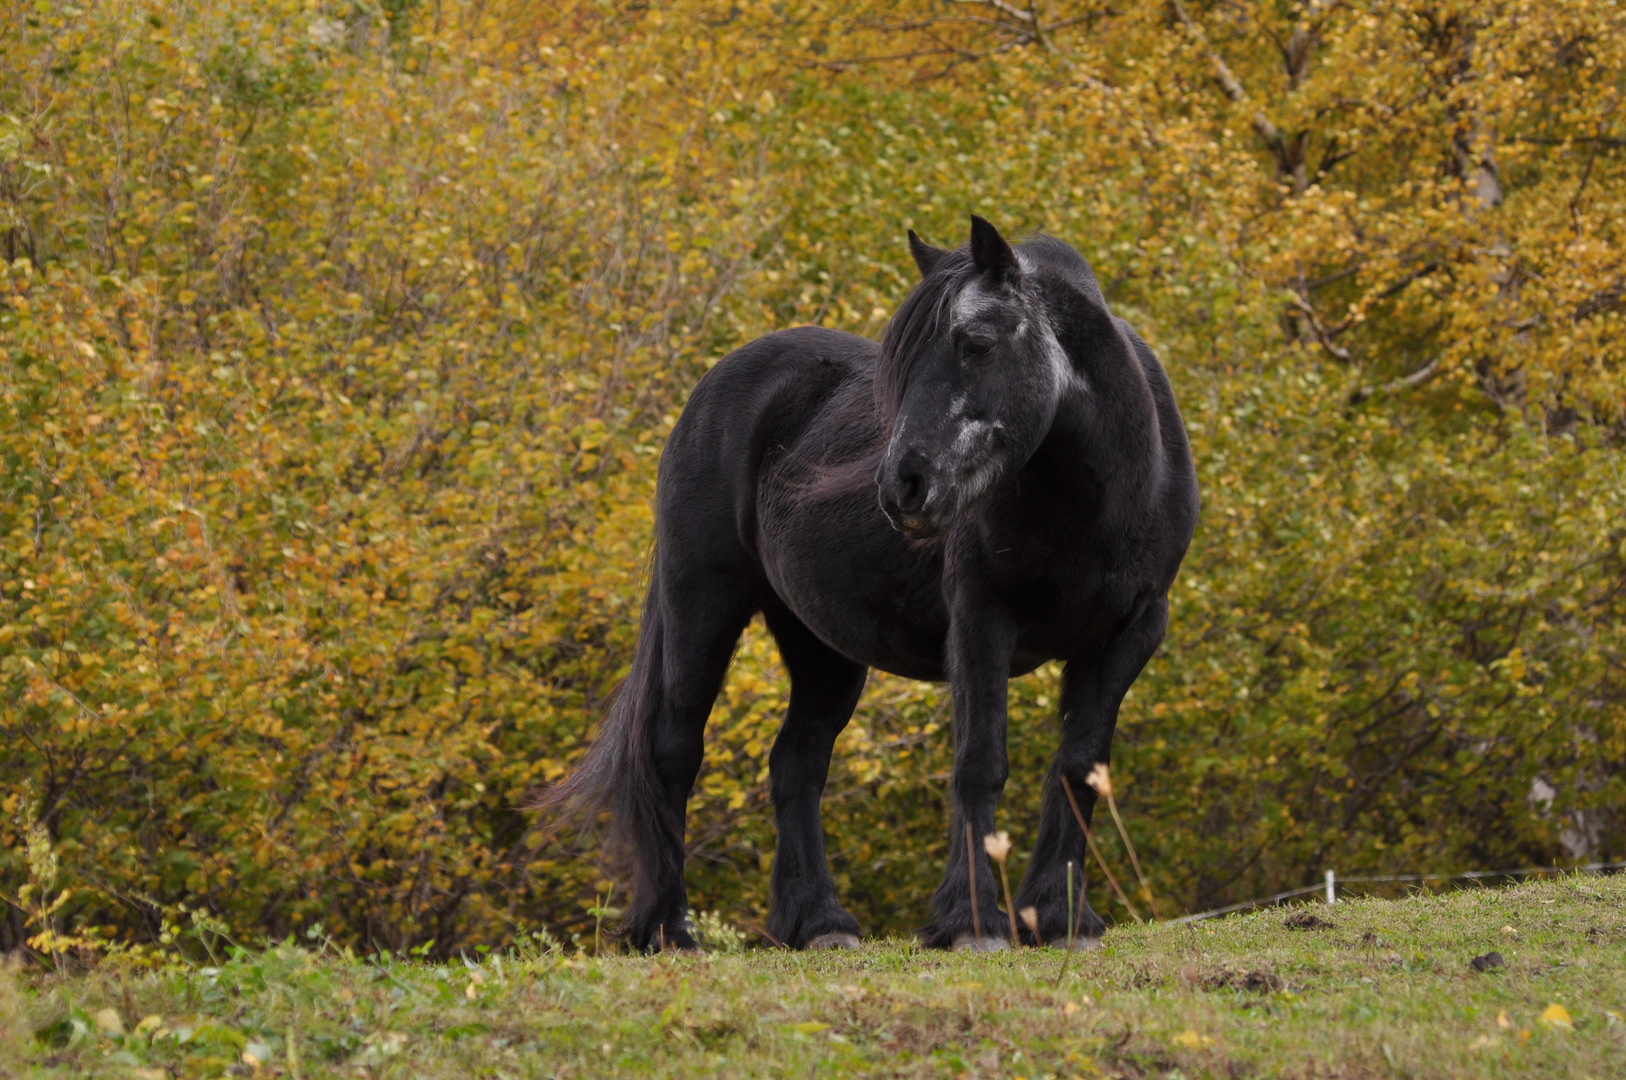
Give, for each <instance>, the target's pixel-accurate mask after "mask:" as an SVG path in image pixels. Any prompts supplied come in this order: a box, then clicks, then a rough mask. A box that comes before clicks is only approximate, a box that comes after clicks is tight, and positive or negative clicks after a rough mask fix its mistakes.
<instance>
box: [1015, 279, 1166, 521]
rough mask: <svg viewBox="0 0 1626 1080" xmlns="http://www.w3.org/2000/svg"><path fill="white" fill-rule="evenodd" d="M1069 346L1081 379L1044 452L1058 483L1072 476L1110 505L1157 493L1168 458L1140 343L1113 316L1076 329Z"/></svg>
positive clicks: (1069, 391) (1068, 397) (1064, 398)
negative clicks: (1164, 457) (1163, 463)
mask: <svg viewBox="0 0 1626 1080" xmlns="http://www.w3.org/2000/svg"><path fill="white" fill-rule="evenodd" d="M1063 347H1064V349H1065V351H1066V352H1067V353H1068V355H1069V358H1070V359H1071V360H1072V363H1073V367H1074V370H1075V372H1076V373H1077V375H1078V378H1077V379H1076V380H1075V381H1074V383H1073V384H1072V386H1070V387H1069V388H1068V389H1067V390H1066V391H1065V392H1064V393H1063V396H1062V400H1061V401H1060V402H1059V403H1058V407H1057V410H1056V419H1055V421H1054V422H1053V423H1052V424H1051V429H1050V434H1049V436H1048V437H1047V438H1046V439H1045V444H1044V446H1043V447H1041V450H1042V451H1043V452H1044V456H1045V457H1046V458H1047V459H1048V461H1049V465H1050V468H1052V469H1054V470H1057V476H1056V479H1057V480H1058V481H1062V482H1065V481H1066V479H1067V473H1068V472H1070V471H1071V472H1074V473H1076V474H1077V480H1078V482H1080V483H1083V484H1087V485H1089V486H1091V487H1092V488H1095V489H1097V490H1098V492H1099V496H1098V497H1100V498H1104V499H1107V500H1109V501H1118V500H1124V499H1127V500H1130V501H1139V500H1142V499H1145V498H1149V497H1151V496H1152V493H1153V491H1154V490H1155V488H1156V486H1157V484H1156V481H1157V475H1158V472H1159V470H1160V468H1161V465H1162V460H1163V439H1162V432H1161V429H1160V425H1159V420H1158V410H1157V399H1156V397H1155V396H1154V394H1153V392H1152V387H1151V383H1150V382H1149V381H1148V380H1147V378H1146V371H1145V369H1144V368H1143V367H1142V366H1141V360H1140V357H1139V356H1138V355H1137V354H1136V351H1135V346H1134V344H1133V343H1132V342H1131V341H1130V340H1129V338H1128V336H1127V335H1126V334H1125V333H1124V332H1123V331H1122V330H1121V329H1120V328H1119V327H1118V326H1117V325H1116V323H1115V322H1114V321H1113V320H1112V317H1111V316H1110V315H1107V314H1105V312H1104V311H1103V312H1101V314H1100V317H1099V318H1092V319H1090V321H1089V322H1087V323H1083V324H1082V325H1079V326H1078V331H1077V333H1075V335H1073V340H1072V341H1064V342H1063Z"/></svg>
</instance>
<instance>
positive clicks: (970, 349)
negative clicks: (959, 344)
mask: <svg viewBox="0 0 1626 1080" xmlns="http://www.w3.org/2000/svg"><path fill="white" fill-rule="evenodd" d="M993 347H994V339H993V338H991V337H980V336H979V337H974V338H966V341H965V351H966V354H967V355H969V356H983V355H985V354H986V353H987V352H988V351H989V350H990V349H992V348H993Z"/></svg>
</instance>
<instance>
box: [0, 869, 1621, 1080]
mask: <svg viewBox="0 0 1626 1080" xmlns="http://www.w3.org/2000/svg"><path fill="white" fill-rule="evenodd" d="M586 944H587V945H588V947H589V948H591V942H590V941H589V942H587V943H586ZM1623 945H1626V878H1623V877H1620V876H1615V877H1610V878H1591V877H1574V878H1567V879H1563V880H1560V881H1548V882H1540V883H1532V884H1527V885H1523V886H1520V887H1516V888H1509V889H1503V890H1477V889H1476V890H1468V891H1464V892H1458V893H1453V894H1449V895H1442V896H1417V897H1414V898H1411V899H1407V900H1398V901H1388V900H1361V901H1355V902H1349V903H1340V904H1339V905H1338V906H1336V907H1333V908H1327V907H1324V906H1322V905H1308V906H1303V907H1297V908H1290V909H1276V910H1270V911H1262V912H1257V913H1254V914H1250V915H1245V916H1240V917H1233V918H1229V919H1224V920H1216V921H1213V922H1209V923H1196V924H1187V925H1180V926H1175V925H1168V924H1162V925H1156V926H1152V927H1147V928H1140V927H1127V928H1121V929H1116V930H1112V931H1109V933H1108V934H1107V936H1106V938H1105V947H1104V948H1103V949H1101V950H1099V951H1096V952H1093V953H1090V954H1086V955H1081V956H1078V957H1076V958H1074V959H1073V961H1072V963H1071V965H1070V967H1069V969H1068V970H1067V971H1066V972H1065V973H1064V972H1063V970H1062V968H1063V966H1064V958H1063V956H1062V954H1061V953H1059V952H1057V951H1054V950H1043V951H1040V950H1034V949H1026V950H1022V951H1020V952H1015V953H1006V954H1003V955H995V956H967V955H960V954H952V953H944V952H921V951H920V950H919V949H917V948H915V947H913V946H912V945H911V944H910V943H907V942H902V941H898V940H886V941H877V942H873V943H870V944H868V945H866V946H865V947H864V948H863V949H861V950H859V951H857V952H854V953H847V954H835V955H829V954H820V955H812V954H799V953H790V952H781V951H777V950H750V951H740V950H738V949H735V950H734V951H719V952H716V953H713V954H711V955H707V956H702V957H691V956H678V955H667V956H662V957H660V958H657V959H644V958H634V957H628V956H605V957H604V958H602V959H594V958H593V957H591V956H590V955H587V954H586V953H585V952H582V951H578V950H574V949H570V948H553V949H535V950H532V951H531V952H530V953H529V954H528V955H524V954H522V953H516V952H508V953H504V954H500V955H499V954H486V955H483V956H481V957H480V958H479V960H478V961H476V960H473V959H467V960H463V961H458V962H453V963H450V964H426V963H422V962H417V961H413V960H410V959H403V958H397V959H384V960H380V959H376V958H372V959H363V958H357V957H355V956H353V955H351V954H349V953H347V952H338V951H335V950H331V949H329V950H324V951H321V952H319V953H312V952H309V951H306V950H304V949H301V948H295V947H293V946H292V945H285V946H282V947H279V948H275V949H272V950H270V951H268V952H263V953H238V954H236V955H235V957H234V958H232V959H230V960H227V961H226V962H222V963H219V964H217V965H213V966H202V965H199V966H188V967H172V968H167V969H164V970H162V971H157V972H146V973H143V972H138V971H135V970H129V971H120V970H119V969H118V968H117V967H116V966H104V967H103V968H102V969H101V970H100V971H98V972H96V973H94V974H91V975H89V976H85V977H80V978H71V979H56V978H45V979H29V980H26V981H25V982H24V985H23V988H22V993H21V997H20V998H11V999H10V1000H9V1001H5V1005H4V1007H5V1008H6V1010H7V1011H8V1013H9V1012H10V1011H12V1010H20V1012H21V1014H22V1016H23V1017H24V1018H25V1022H26V1024H27V1025H28V1026H30V1027H32V1028H33V1029H34V1030H35V1031H36V1032H37V1033H38V1035H37V1038H36V1041H35V1043H34V1044H32V1045H30V1046H28V1047H23V1046H21V1045H18V1044H13V1045H12V1047H11V1049H10V1052H11V1053H12V1054H13V1055H16V1056H15V1057H14V1059H13V1060H12V1061H11V1062H10V1063H9V1066H8V1067H9V1070H10V1072H11V1074H18V1073H20V1072H21V1071H23V1070H24V1069H26V1068H28V1067H30V1066H32V1067H34V1068H37V1069H38V1075H44V1076H88V1075H108V1076H135V1077H141V1078H152V1080H157V1078H159V1077H165V1076H170V1075H177V1074H178V1075H184V1076H189V1077H190V1076H207V1075H218V1074H221V1073H223V1072H225V1071H226V1070H227V1069H229V1068H230V1069H234V1070H235V1071H236V1072H237V1073H238V1074H248V1073H252V1074H253V1075H257V1076H290V1077H291V1076H303V1077H319V1076H340V1075H343V1076H377V1077H388V1076H401V1077H408V1076H414V1077H416V1076H423V1077H459V1078H461V1077H468V1076H555V1077H566V1076H570V1077H576V1076H604V1075H611V1074H615V1075H649V1076H699V1075H705V1076H906V1077H916V1076H919V1077H925V1076H950V1075H953V1076H978V1077H992V1076H999V1077H1017V1076H1020V1077H1030V1078H1035V1080H1036V1078H1038V1077H1050V1076H1054V1077H1061V1076H1067V1077H1072V1076H1101V1075H1105V1076H1129V1077H1141V1076H1168V1077H1175V1076H1184V1077H1206V1076H1222V1077H1233V1076H1289V1077H1334V1076H1336V1077H1366V1076H1391V1075H1395V1076H1430V1077H1440V1076H1452V1077H1454V1076H1463V1077H1468V1076H1472V1077H1495V1076H1565V1077H1570V1078H1573V1080H1580V1078H1582V1077H1593V1078H1597V1080H1602V1078H1604V1077H1610V1076H1619V1075H1621V1062H1623V1061H1626V1020H1623V1016H1626V949H1623V947H1622V946H1623ZM1493 950H1494V951H1496V952H1498V953H1500V954H1501V956H1502V957H1503V958H1504V960H1505V966H1503V967H1500V968H1494V967H1493V968H1491V969H1490V970H1488V971H1486V972H1484V973H1480V972H1478V971H1475V970H1474V968H1473V967H1472V966H1471V963H1470V961H1471V960H1472V958H1474V957H1475V956H1478V955H1483V954H1486V953H1488V952H1491V951H1493ZM0 1000H4V999H0ZM6 1021H7V1023H6V1025H5V1026H6V1028H8V1029H12V1030H15V1028H16V1027H18V1026H20V1025H17V1024H14V1023H13V1022H12V1016H10V1015H8V1016H6ZM251 1058H252V1059H253V1060H250V1059H251ZM24 1062H26V1063H27V1064H26V1065H25V1064H24ZM245 1066H246V1068H245ZM4 1072H5V1070H0V1074H4Z"/></svg>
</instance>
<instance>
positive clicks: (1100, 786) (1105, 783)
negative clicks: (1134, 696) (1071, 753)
mask: <svg viewBox="0 0 1626 1080" xmlns="http://www.w3.org/2000/svg"><path fill="white" fill-rule="evenodd" d="M1086 783H1088V784H1089V785H1090V786H1091V787H1092V788H1094V789H1095V791H1096V794H1098V795H1105V796H1106V799H1107V809H1108V810H1110V811H1112V822H1113V824H1115V825H1117V826H1118V835H1119V836H1121V837H1123V841H1124V849H1125V850H1126V851H1128V852H1129V863H1130V865H1131V866H1133V867H1134V868H1135V877H1136V878H1137V879H1139V881H1140V888H1141V892H1144V893H1145V894H1146V905H1147V906H1148V907H1150V908H1151V909H1152V918H1153V919H1154V920H1155V919H1156V918H1157V901H1156V900H1154V899H1152V887H1151V886H1150V885H1148V884H1147V883H1146V875H1145V874H1144V873H1142V872H1141V868H1140V856H1138V855H1136V854H1135V845H1134V844H1133V843H1131V842H1130V840H1129V830H1128V829H1126V828H1124V819H1123V818H1121V817H1119V816H1118V800H1117V799H1115V798H1113V797H1112V778H1111V776H1110V775H1109V774H1108V772H1107V766H1106V763H1105V762H1101V763H1099V764H1097V765H1096V766H1095V768H1094V769H1092V770H1091V771H1090V775H1089V778H1088V780H1087V781H1086Z"/></svg>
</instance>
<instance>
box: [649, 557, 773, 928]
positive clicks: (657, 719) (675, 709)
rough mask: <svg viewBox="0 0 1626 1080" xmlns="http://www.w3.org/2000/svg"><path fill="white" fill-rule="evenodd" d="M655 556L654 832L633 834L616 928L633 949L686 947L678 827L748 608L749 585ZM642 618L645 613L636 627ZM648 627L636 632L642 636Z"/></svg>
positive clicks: (752, 590) (751, 607)
mask: <svg viewBox="0 0 1626 1080" xmlns="http://www.w3.org/2000/svg"><path fill="white" fill-rule="evenodd" d="M663 554H665V553H660V554H657V556H656V563H657V569H656V573H655V575H654V581H653V582H652V585H651V591H652V592H654V594H655V595H654V596H652V597H651V601H652V604H651V610H650V614H653V615H654V616H655V617H656V618H658V619H659V620H660V624H661V625H660V633H661V638H660V642H661V655H660V657H659V665H660V666H659V674H658V685H659V693H658V695H657V697H658V702H657V704H656V707H655V708H654V710H653V712H652V714H651V715H650V717H649V735H648V738H649V743H648V745H649V753H650V764H651V766H652V772H653V777H652V780H653V781H654V783H655V784H656V785H657V786H658V794H657V797H658V799H659V800H660V813H659V817H660V818H661V819H662V820H661V822H660V827H652V828H645V829H642V830H637V831H635V833H634V835H636V836H638V837H639V840H638V842H637V844H636V846H635V851H634V853H633V857H634V866H633V883H632V891H633V897H632V902H631V904H630V905H629V906H628V909H627V914H626V917H625V919H624V920H623V922H622V927H623V930H624V932H625V933H626V934H627V936H628V937H630V938H631V940H632V944H633V946H634V947H635V948H638V949H641V950H646V951H648V950H656V949H667V948H677V949H693V948H696V947H698V943H697V942H696V941H695V940H694V937H693V935H692V934H691V933H690V927H689V920H688V908H689V901H688V892H687V891H686V890H685V889H684V886H683V864H684V860H685V851H684V844H683V839H684V822H685V820H686V818H687V816H688V814H687V810H688V802H689V793H690V792H691V791H692V790H693V789H694V781H695V777H696V776H697V775H698V774H699V772H700V763H701V758H702V756H703V754H704V750H705V734H706V719H707V717H709V716H710V715H711V708H712V704H713V703H714V702H715V701H716V699H717V692H718V691H719V690H720V689H721V688H722V685H723V677H724V676H725V675H726V674H727V673H728V664H729V660H730V659H732V658H733V655H734V648H735V646H736V645H737V644H738V643H739V637H740V633H741V632H742V631H743V630H744V629H745V625H746V623H748V622H749V621H750V619H751V615H752V613H753V612H754V611H755V609H756V587H755V586H754V585H752V584H751V583H750V582H746V581H742V580H740V579H737V578H733V577H727V576H724V575H721V574H716V573H711V572H704V571H691V572H682V571H677V572H674V571H673V570H672V564H673V562H675V561H676V560H673V559H671V558H670V556H667V557H665V558H663ZM649 617H650V616H649V615H648V614H646V616H645V618H646V620H647V619H648V618H649ZM650 630H651V628H650V627H649V626H648V625H647V624H646V626H645V628H644V631H643V632H644V633H649V632H650Z"/></svg>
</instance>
